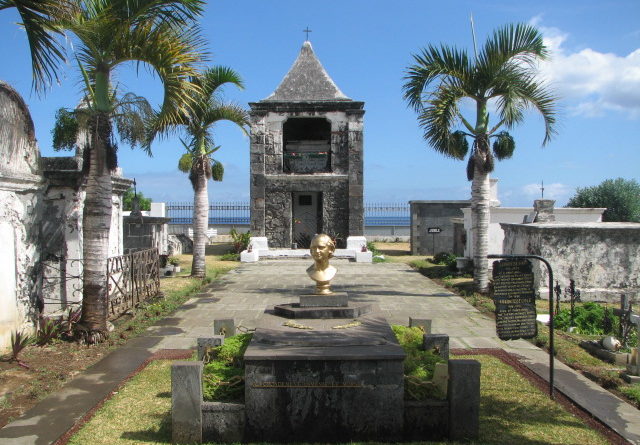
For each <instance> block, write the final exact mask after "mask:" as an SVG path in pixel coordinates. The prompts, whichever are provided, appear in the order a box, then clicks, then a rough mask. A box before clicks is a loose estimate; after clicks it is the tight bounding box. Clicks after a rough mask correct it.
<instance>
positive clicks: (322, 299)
mask: <svg viewBox="0 0 640 445" xmlns="http://www.w3.org/2000/svg"><path fill="white" fill-rule="evenodd" d="M348 304H349V296H348V295H347V293H346V292H334V293H332V294H323V295H320V294H309V295H300V307H323V306H332V307H347V306H348Z"/></svg>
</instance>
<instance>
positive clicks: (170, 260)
mask: <svg viewBox="0 0 640 445" xmlns="http://www.w3.org/2000/svg"><path fill="white" fill-rule="evenodd" d="M167 263H169V264H171V265H172V266H179V265H180V258H178V257H177V256H170V257H169V258H167Z"/></svg>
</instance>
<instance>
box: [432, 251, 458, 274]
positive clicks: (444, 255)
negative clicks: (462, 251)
mask: <svg viewBox="0 0 640 445" xmlns="http://www.w3.org/2000/svg"><path fill="white" fill-rule="evenodd" d="M457 258H458V257H457V256H456V254H454V253H449V252H439V253H436V254H435V255H434V256H433V260H431V262H432V263H433V264H444V265H445V266H447V267H448V268H449V269H450V270H456V268H457V266H456V259H457Z"/></svg>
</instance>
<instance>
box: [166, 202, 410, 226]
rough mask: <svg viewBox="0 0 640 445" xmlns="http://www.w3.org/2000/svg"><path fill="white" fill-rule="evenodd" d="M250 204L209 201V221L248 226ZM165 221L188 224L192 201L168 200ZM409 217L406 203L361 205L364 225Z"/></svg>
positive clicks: (403, 222)
mask: <svg viewBox="0 0 640 445" xmlns="http://www.w3.org/2000/svg"><path fill="white" fill-rule="evenodd" d="M249 209H250V207H249V203H248V202H246V201H237V202H212V203H210V204H209V224H210V225H215V224H231V225H233V224H238V225H248V224H249V222H250V210H249ZM166 210H167V217H168V218H171V221H170V222H169V224H191V223H192V217H193V203H192V202H168V203H167V206H166ZM410 222H411V218H410V215H409V204H408V203H367V204H365V207H364V225H365V226H397V227H402V226H406V227H408V226H409V225H410Z"/></svg>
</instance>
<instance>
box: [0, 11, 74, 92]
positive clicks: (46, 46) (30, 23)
mask: <svg viewBox="0 0 640 445" xmlns="http://www.w3.org/2000/svg"><path fill="white" fill-rule="evenodd" d="M9 8H16V9H17V11H18V14H19V15H20V19H21V20H22V22H21V23H19V25H21V26H22V27H23V28H24V30H25V33H26V35H27V40H28V41H29V50H30V52H31V69H32V72H33V79H32V80H33V84H32V85H33V88H34V89H35V90H36V91H38V92H40V93H41V92H43V91H44V90H45V89H46V88H47V86H48V85H50V84H51V82H52V81H53V80H54V79H55V80H56V81H57V80H59V77H58V64H59V62H60V61H62V60H64V49H63V48H62V46H61V45H60V43H59V42H58V41H57V40H56V38H55V34H56V33H58V34H61V30H60V28H58V27H56V26H55V24H54V22H55V21H56V20H58V19H60V18H61V17H65V16H67V15H69V14H71V13H72V11H73V9H74V8H73V4H72V3H71V2H70V1H68V0H0V11H2V10H4V9H9Z"/></svg>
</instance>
